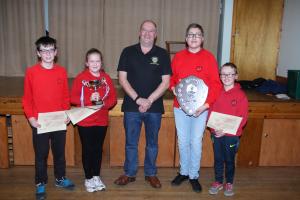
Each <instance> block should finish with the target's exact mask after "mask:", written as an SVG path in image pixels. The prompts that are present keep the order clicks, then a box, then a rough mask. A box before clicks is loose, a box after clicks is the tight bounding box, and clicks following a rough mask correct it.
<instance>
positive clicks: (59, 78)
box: [22, 63, 70, 119]
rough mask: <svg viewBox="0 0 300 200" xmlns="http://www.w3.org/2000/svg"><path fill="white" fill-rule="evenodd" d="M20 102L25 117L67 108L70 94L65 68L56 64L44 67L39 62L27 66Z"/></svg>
mask: <svg viewBox="0 0 300 200" xmlns="http://www.w3.org/2000/svg"><path fill="white" fill-rule="evenodd" d="M22 104H23V109H24V112H25V115H26V117H27V118H30V117H35V118H36V119H37V117H38V113H43V112H54V111H62V110H68V109H69V108H70V96H69V90H68V80H67V73H66V70H65V69H64V68H63V67H61V66H59V65H57V64H54V66H53V68H52V69H46V68H44V67H42V66H41V63H37V64H36V65H34V66H32V67H29V68H27V70H26V73H25V80H24V96H23V98H22Z"/></svg>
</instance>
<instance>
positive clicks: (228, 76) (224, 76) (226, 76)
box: [220, 74, 236, 78]
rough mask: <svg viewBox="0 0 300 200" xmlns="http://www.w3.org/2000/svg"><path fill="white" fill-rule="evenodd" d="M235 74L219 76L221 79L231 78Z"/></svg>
mask: <svg viewBox="0 0 300 200" xmlns="http://www.w3.org/2000/svg"><path fill="white" fill-rule="evenodd" d="M235 75H236V74H220V76H221V78H233V77H234V76H235Z"/></svg>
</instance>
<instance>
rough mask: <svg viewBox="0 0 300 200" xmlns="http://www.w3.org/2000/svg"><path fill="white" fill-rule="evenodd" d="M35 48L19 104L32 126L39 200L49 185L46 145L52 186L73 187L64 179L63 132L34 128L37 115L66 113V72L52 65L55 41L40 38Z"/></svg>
mask: <svg viewBox="0 0 300 200" xmlns="http://www.w3.org/2000/svg"><path fill="white" fill-rule="evenodd" d="M35 45H36V49H37V56H38V57H39V60H40V62H38V63H37V64H35V65H34V66H31V67H29V68H27V70H26V74H25V80H24V96H23V99H22V103H23V109H24V112H25V115H26V117H27V119H28V121H29V123H30V125H31V127H32V139H33V148H34V153H35V184H36V195H37V197H40V198H39V199H43V197H45V194H46V188H45V185H46V184H47V182H48V175H47V158H48V153H49V143H50V144H51V150H52V153H53V162H54V175H55V185H56V186H57V187H62V188H65V189H73V188H74V184H73V182H72V181H71V180H69V179H67V178H66V176H65V174H66V160H65V143H66V130H61V131H54V132H47V133H43V134H38V133H37V128H39V127H40V124H39V122H38V114H39V113H47V112H54V111H63V110H68V109H69V108H70V97H69V90H68V81H67V73H66V70H65V69H64V68H63V67H61V66H59V65H57V64H56V63H55V62H54V60H55V56H56V54H57V49H56V40H55V39H53V38H51V37H48V36H45V37H41V38H39V39H38V40H37V41H36V42H35ZM65 123H66V124H67V123H69V119H66V120H65Z"/></svg>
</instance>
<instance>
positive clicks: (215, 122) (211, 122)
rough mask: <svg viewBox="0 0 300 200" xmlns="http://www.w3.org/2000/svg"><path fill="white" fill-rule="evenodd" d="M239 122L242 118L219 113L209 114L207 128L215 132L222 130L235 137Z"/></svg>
mask: <svg viewBox="0 0 300 200" xmlns="http://www.w3.org/2000/svg"><path fill="white" fill-rule="evenodd" d="M241 121H242V117H237V116H234V115H228V114H223V113H219V112H211V114H210V117H209V119H208V122H207V126H208V127H210V128H213V129H215V130H222V131H223V132H224V133H228V134H232V135H236V132H237V130H238V128H239V126H240V124H241Z"/></svg>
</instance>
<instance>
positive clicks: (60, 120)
mask: <svg viewBox="0 0 300 200" xmlns="http://www.w3.org/2000/svg"><path fill="white" fill-rule="evenodd" d="M66 120H67V115H66V112H65V111H57V112H48V113H39V115H38V123H39V124H40V125H41V127H40V128H37V133H38V134H41V133H47V132H52V131H61V130H66V129H67V125H66V123H65V121H66Z"/></svg>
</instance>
